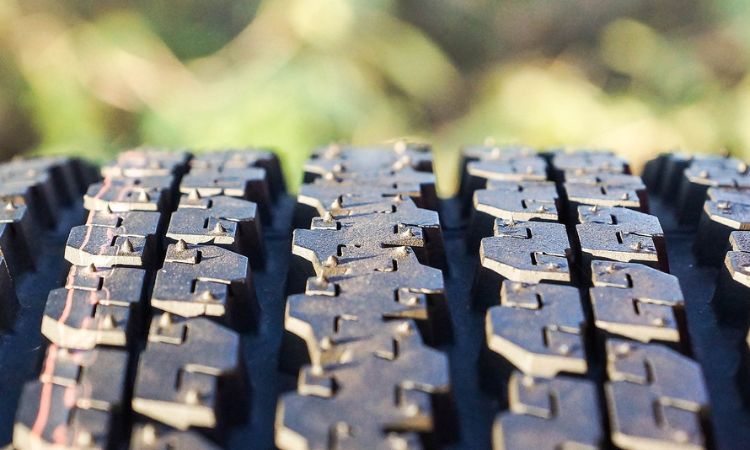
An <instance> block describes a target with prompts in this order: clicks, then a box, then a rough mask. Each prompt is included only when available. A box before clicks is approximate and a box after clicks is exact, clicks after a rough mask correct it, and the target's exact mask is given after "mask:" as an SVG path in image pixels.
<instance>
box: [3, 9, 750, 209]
mask: <svg viewBox="0 0 750 450" xmlns="http://www.w3.org/2000/svg"><path fill="white" fill-rule="evenodd" d="M125 4H127V6H123V5H125ZM749 23H750V2H748V1H745V0H721V1H716V2H709V1H699V0H666V1H659V2H654V1H651V0H641V1H638V0H631V1H621V0H606V1H605V0H580V1H573V0H557V1H540V0H514V1H504V2H501V1H497V2H495V1H490V0H484V1H482V0H476V1H462V2H457V1H450V0H402V1H395V0H393V1H388V0H361V1H346V0H277V1H262V2H236V1H229V0H178V1H173V2H155V1H151V0H135V1H129V2H116V1H108V0H97V1H71V0H23V1H21V0H2V1H0V148H1V151H2V156H3V157H9V156H10V155H12V154H17V153H22V152H33V153H67V154H76V155H82V156H85V157H89V158H93V159H96V160H100V161H101V160H106V159H108V158H110V157H112V155H113V154H114V153H115V152H116V151H118V150H119V149H122V148H124V147H128V146H133V145H137V144H141V143H147V144H154V145H167V146H186V147H189V148H191V149H200V148H208V147H222V146H247V145H258V146H271V147H273V148H276V149H277V150H278V152H279V154H280V155H281V157H282V159H283V162H284V164H285V169H286V173H287V175H288V177H289V181H290V184H291V185H292V186H296V184H297V182H298V180H299V178H300V169H301V165H302V162H303V161H304V159H305V158H306V156H307V154H308V152H309V150H310V149H311V148H312V147H315V146H318V145H321V144H326V143H329V142H331V141H337V142H352V143H373V142H382V141H384V140H387V139H390V138H393V137H410V138H414V139H417V140H426V141H428V142H431V143H433V145H434V147H435V151H436V155H437V163H436V164H437V168H438V177H439V180H440V182H441V191H442V193H443V194H449V193H450V192H452V190H453V189H454V188H455V186H456V176H455V167H456V162H457V160H458V155H459V153H458V148H459V147H460V145H462V144H467V143H477V142H482V141H484V139H485V138H486V137H488V136H492V137H494V139H495V141H496V142H498V143H528V144H531V145H538V146H558V145H563V144H564V145H569V146H603V147H610V148H614V149H616V150H618V151H619V152H622V153H623V154H624V155H625V156H627V157H628V158H630V159H631V161H633V162H634V163H635V164H634V165H635V166H636V167H639V165H640V164H642V163H643V162H644V161H645V160H646V159H648V158H649V157H650V156H651V155H654V154H656V153H657V152H659V151H663V150H670V149H673V148H682V149H685V150H688V151H692V152H731V153H733V154H736V155H739V156H743V155H744V156H750V153H748V149H750V76H749V75H748V68H749V67H750V26H748V24H749Z"/></svg>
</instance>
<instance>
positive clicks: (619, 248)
mask: <svg viewBox="0 0 750 450" xmlns="http://www.w3.org/2000/svg"><path fill="white" fill-rule="evenodd" d="M578 217H579V221H580V222H581V223H580V224H578V225H576V227H575V228H576V232H577V234H578V240H579V242H580V246H581V255H582V261H581V263H582V266H583V267H584V268H588V267H590V264H591V261H593V260H610V261H620V262H638V263H641V264H646V265H648V266H652V267H655V268H657V269H659V270H662V271H664V272H669V262H668V260H667V252H666V244H665V241H664V231H663V230H662V228H661V224H660V223H659V219H657V218H656V217H655V216H651V215H648V214H645V213H642V212H639V211H634V210H630V209H627V208H620V207H612V208H603V207H599V206H580V207H579V208H578Z"/></svg>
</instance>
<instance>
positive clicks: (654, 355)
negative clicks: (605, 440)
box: [605, 339, 708, 449]
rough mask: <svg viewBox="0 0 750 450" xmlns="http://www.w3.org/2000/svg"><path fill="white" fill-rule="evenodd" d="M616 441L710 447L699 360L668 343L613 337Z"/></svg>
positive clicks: (610, 361)
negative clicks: (703, 421)
mask: <svg viewBox="0 0 750 450" xmlns="http://www.w3.org/2000/svg"><path fill="white" fill-rule="evenodd" d="M606 347H607V349H606V351H607V376H608V378H609V381H608V382H607V383H606V385H605V393H606V397H607V405H608V407H609V418H610V427H611V438H612V442H613V443H614V444H615V445H617V446H618V447H620V448H623V449H650V448H654V449H655V448H694V449H699V448H705V445H706V439H705V436H704V433H703V425H702V423H701V422H702V420H703V417H702V416H703V415H704V414H705V413H706V409H707V405H708V394H707V391H706V387H705V385H704V382H703V374H702V372H701V368H700V365H698V363H696V362H694V361H692V360H690V359H688V358H687V357H685V356H682V355H680V354H679V353H677V352H676V351H674V350H671V349H669V348H667V347H665V346H663V345H656V344H636V343H633V342H629V341H623V340H618V339H612V340H608V341H607V344H606Z"/></svg>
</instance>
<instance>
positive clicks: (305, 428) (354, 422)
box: [276, 322, 449, 449]
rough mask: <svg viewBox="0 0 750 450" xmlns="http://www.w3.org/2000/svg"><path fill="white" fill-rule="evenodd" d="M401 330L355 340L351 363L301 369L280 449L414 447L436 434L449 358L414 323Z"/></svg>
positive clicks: (279, 420) (281, 411) (285, 404)
mask: <svg viewBox="0 0 750 450" xmlns="http://www.w3.org/2000/svg"><path fill="white" fill-rule="evenodd" d="M406 324H407V325H408V322H407V323H406ZM387 328H388V329H391V328H392V327H391V326H387ZM397 328H398V331H397V333H396V334H394V335H389V334H378V335H376V336H373V338H371V339H367V340H355V341H351V342H350V343H349V344H348V347H349V352H348V353H349V356H348V357H346V359H345V360H346V361H347V363H346V364H338V365H331V366H326V367H322V368H320V367H319V366H307V367H305V368H303V370H302V371H301V372H300V377H299V387H298V392H296V393H289V394H285V395H283V396H282V397H281V400H280V403H279V407H278V410H277V416H276V445H277V446H278V447H279V448H281V449H292V448H331V447H333V448H372V449H386V448H393V446H394V445H396V446H407V447H409V448H411V447H412V446H414V445H416V444H418V442H419V438H418V437H417V434H418V433H419V434H422V435H429V434H432V433H435V432H436V431H437V430H436V423H437V418H436V415H438V414H439V412H438V411H436V410H434V408H433V401H434V397H440V396H445V395H447V393H448V390H449V379H448V378H449V372H448V360H447V358H446V357H445V355H444V354H442V353H440V352H438V351H436V350H433V349H430V348H427V347H425V346H424V345H423V344H422V343H421V340H420V338H419V335H418V333H416V331H415V330H414V327H413V326H411V327H410V326H397ZM397 448H398V447H397Z"/></svg>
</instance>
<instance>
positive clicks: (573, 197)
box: [563, 173, 648, 214]
mask: <svg viewBox="0 0 750 450" xmlns="http://www.w3.org/2000/svg"><path fill="white" fill-rule="evenodd" d="M563 188H564V190H565V193H566V198H567V201H568V203H569V205H570V211H571V213H572V214H575V211H576V210H577V209H578V207H579V206H580V205H590V206H603V207H623V208H629V209H634V210H636V211H642V212H646V213H647V212H648V196H647V194H646V185H645V184H643V181H642V180H641V179H640V178H639V177H637V176H634V175H628V174H621V173H599V174H594V173H584V174H580V175H578V174H568V176H567V178H566V181H565V183H564V184H563Z"/></svg>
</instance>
